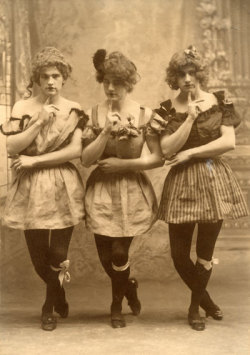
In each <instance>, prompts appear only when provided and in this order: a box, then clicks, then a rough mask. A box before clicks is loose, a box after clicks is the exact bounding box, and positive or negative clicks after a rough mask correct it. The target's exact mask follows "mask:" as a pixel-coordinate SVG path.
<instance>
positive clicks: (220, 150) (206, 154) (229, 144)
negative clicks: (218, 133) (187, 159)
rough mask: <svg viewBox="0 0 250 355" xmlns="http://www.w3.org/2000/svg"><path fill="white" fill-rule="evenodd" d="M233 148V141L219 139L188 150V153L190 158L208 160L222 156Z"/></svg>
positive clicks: (225, 138) (223, 138)
mask: <svg viewBox="0 0 250 355" xmlns="http://www.w3.org/2000/svg"><path fill="white" fill-rule="evenodd" d="M234 148H235V142H234V141H232V140H229V139H227V137H220V138H218V139H216V140H215V141H213V142H210V143H208V144H205V145H202V146H200V147H196V148H192V149H189V152H190V154H191V157H192V158H210V157H215V156H217V155H220V154H224V153H226V152H228V151H229V150H232V149H234Z"/></svg>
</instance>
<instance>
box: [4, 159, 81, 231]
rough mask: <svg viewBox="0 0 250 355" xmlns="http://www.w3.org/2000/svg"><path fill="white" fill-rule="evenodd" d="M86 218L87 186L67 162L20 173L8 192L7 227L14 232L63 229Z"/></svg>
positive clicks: (5, 211) (5, 218)
mask: <svg viewBox="0 0 250 355" xmlns="http://www.w3.org/2000/svg"><path fill="white" fill-rule="evenodd" d="M83 218H84V186H83V183H82V180H81V177H80V174H79V173H78V171H77V169H76V167H75V166H74V165H73V164H71V163H65V164H62V165H60V166H57V167H55V168H54V167H53V168H35V169H29V170H25V171H21V172H20V173H18V174H17V175H16V176H15V178H14V179H13V182H12V183H11V186H10V189H9V191H8V195H7V199H6V204H5V209H4V213H3V224H4V225H6V226H8V227H10V228H14V229H21V230H25V229H62V228H66V227H70V226H74V225H76V224H78V223H80V221H81V220H83Z"/></svg>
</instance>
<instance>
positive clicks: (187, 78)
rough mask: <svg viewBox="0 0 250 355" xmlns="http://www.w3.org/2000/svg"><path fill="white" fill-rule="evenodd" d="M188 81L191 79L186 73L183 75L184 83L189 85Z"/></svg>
mask: <svg viewBox="0 0 250 355" xmlns="http://www.w3.org/2000/svg"><path fill="white" fill-rule="evenodd" d="M190 79H191V76H190V75H189V74H188V73H186V74H185V82H186V83H189V82H190Z"/></svg>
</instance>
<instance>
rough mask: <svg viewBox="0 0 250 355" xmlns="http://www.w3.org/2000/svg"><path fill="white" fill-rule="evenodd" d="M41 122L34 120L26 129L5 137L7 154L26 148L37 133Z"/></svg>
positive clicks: (16, 152)
mask: <svg viewBox="0 0 250 355" xmlns="http://www.w3.org/2000/svg"><path fill="white" fill-rule="evenodd" d="M41 126H42V124H41V122H40V121H36V122H35V123H34V124H33V125H32V126H30V127H29V128H28V129H27V130H25V131H23V132H21V133H18V134H15V135H12V136H8V137H7V152H8V154H9V155H14V154H18V153H20V152H22V151H23V150H24V149H25V148H27V147H28V146H29V145H30V144H31V143H32V142H33V140H34V139H35V138H36V136H37V135H38V133H39V131H40V129H41Z"/></svg>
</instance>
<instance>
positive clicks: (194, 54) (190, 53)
mask: <svg viewBox="0 0 250 355" xmlns="http://www.w3.org/2000/svg"><path fill="white" fill-rule="evenodd" d="M184 54H185V55H186V57H189V58H192V59H196V58H198V53H197V50H196V48H195V47H194V46H189V47H188V48H187V49H185V50H184Z"/></svg>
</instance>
